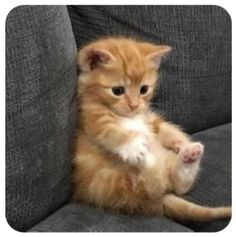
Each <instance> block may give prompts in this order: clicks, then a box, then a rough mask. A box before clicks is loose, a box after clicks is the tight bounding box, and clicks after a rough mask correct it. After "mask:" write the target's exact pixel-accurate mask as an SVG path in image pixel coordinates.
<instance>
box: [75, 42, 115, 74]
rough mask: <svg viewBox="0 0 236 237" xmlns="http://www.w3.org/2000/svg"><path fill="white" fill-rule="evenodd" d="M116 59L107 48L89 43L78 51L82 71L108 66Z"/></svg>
mask: <svg viewBox="0 0 236 237" xmlns="http://www.w3.org/2000/svg"><path fill="white" fill-rule="evenodd" d="M112 61H115V57H114V56H113V55H112V54H111V53H110V52H109V51H108V50H105V49H102V48H101V47H99V46H96V45H93V44H92V45H89V46H87V47H85V48H83V49H81V50H80V51H79V53H78V64H79V67H80V69H81V70H82V71H87V72H88V71H92V70H94V69H96V68H99V67H107V66H109V64H110V63H111V62H112Z"/></svg>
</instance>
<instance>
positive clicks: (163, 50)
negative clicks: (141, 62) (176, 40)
mask: <svg viewBox="0 0 236 237" xmlns="http://www.w3.org/2000/svg"><path fill="white" fill-rule="evenodd" d="M170 51H171V47H170V46H167V45H160V46H155V47H153V49H152V52H149V53H148V54H147V55H146V60H147V61H149V62H151V63H152V65H153V66H154V67H155V68H156V69H158V68H159V66H160V64H161V59H162V58H163V57H164V56H166V55H167V54H168V53H169V52H170Z"/></svg>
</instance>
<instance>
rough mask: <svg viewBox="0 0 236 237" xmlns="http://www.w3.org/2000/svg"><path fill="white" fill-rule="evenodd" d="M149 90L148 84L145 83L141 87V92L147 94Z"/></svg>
mask: <svg viewBox="0 0 236 237" xmlns="http://www.w3.org/2000/svg"><path fill="white" fill-rule="evenodd" d="M147 91H148V86H147V85H143V86H141V88H140V94H146V93H147Z"/></svg>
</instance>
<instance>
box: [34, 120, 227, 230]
mask: <svg viewBox="0 0 236 237" xmlns="http://www.w3.org/2000/svg"><path fill="white" fill-rule="evenodd" d="M193 137H194V138H195V139H196V140H200V141H202V143H203V144H205V156H204V158H203V160H202V166H201V167H202V168H201V172H200V174H199V177H198V179H197V182H196V184H195V186H194V187H193V189H192V191H191V192H190V193H189V194H188V195H187V196H186V198H188V199H189V200H191V201H194V202H196V203H199V204H203V205H209V206H216V205H230V204H231V125H230V124H226V125H222V126H219V127H215V128H212V129H208V130H205V131H202V132H199V133H196V134H194V135H193ZM228 223H229V220H222V221H212V222H207V223H190V222H189V223H182V224H179V225H178V224H177V223H175V222H173V221H171V220H168V219H167V218H150V217H144V216H126V215H115V214H110V213H108V212H104V211H103V210H102V209H96V208H92V207H86V206H85V205H83V204H68V205H66V206H65V207H63V208H62V209H60V210H59V211H57V212H56V213H54V214H53V215H51V216H50V217H48V218H47V219H45V220H44V221H42V222H41V223H39V224H38V225H36V226H35V227H33V228H32V229H30V231H81V232H82V231H176V232H178V231H189V229H192V230H193V231H204V232H210V231H213V232H215V231H219V230H222V229H223V228H224V227H225V226H227V224H228ZM183 225H185V227H183ZM187 228H189V229H187Z"/></svg>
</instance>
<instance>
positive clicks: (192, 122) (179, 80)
mask: <svg viewBox="0 0 236 237" xmlns="http://www.w3.org/2000/svg"><path fill="white" fill-rule="evenodd" d="M68 9H69V14H70V17H71V21H72V27H73V32H74V35H75V39H76V43H77V47H78V48H80V47H81V46H83V45H84V44H86V43H88V42H89V41H91V40H94V39H96V38H99V37H101V36H107V35H109V36H110V35H115V36H117V35H122V36H131V37H135V38H138V39H142V40H145V41H150V42H154V43H156V44H167V45H170V46H171V47H172V48H173V50H172V52H171V53H170V55H169V56H168V57H167V58H166V60H165V61H164V62H163V64H162V66H161V70H160V82H161V83H160V89H159V91H158V93H157V95H156V97H155V98H154V100H153V106H154V108H156V109H158V110H159V111H160V112H162V113H163V114H164V115H165V117H166V118H167V119H169V120H171V121H173V122H175V123H177V124H181V125H182V126H183V127H184V128H185V129H186V131H188V132H194V131H200V130H202V129H206V128H209V127H214V126H217V125H219V124H223V123H226V122H230V121H231V20H230V16H229V15H228V13H227V12H226V11H225V10H224V9H223V8H220V7H218V6H69V7H68Z"/></svg>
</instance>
